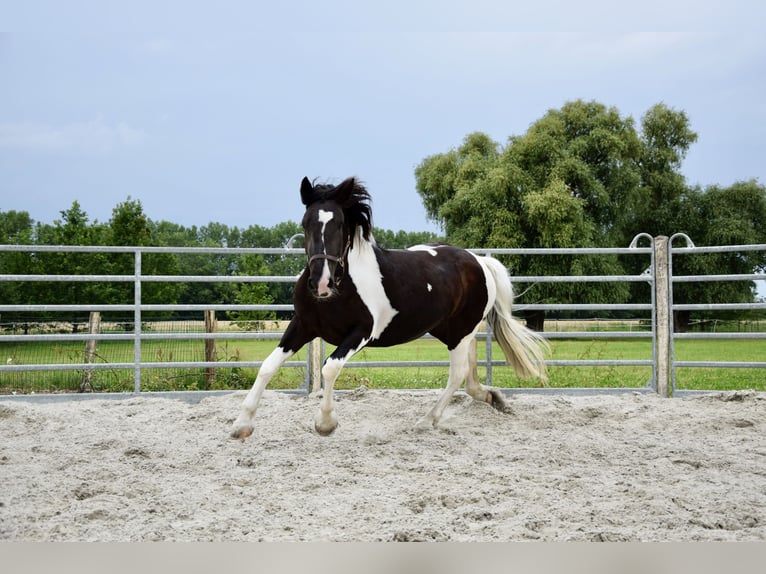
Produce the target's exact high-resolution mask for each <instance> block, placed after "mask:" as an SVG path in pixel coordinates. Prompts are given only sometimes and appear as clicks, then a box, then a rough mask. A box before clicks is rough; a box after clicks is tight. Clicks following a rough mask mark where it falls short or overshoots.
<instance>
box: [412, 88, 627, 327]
mask: <svg viewBox="0 0 766 574" xmlns="http://www.w3.org/2000/svg"><path fill="white" fill-rule="evenodd" d="M639 152H640V142H639V139H638V136H637V134H636V132H635V129H634V127H633V123H632V120H631V119H630V118H622V117H620V115H619V113H618V112H617V110H616V109H614V108H606V107H605V106H603V105H601V104H597V103H595V102H583V101H576V102H571V103H569V104H566V105H565V106H564V107H563V108H562V109H561V110H551V111H549V112H548V113H547V114H546V115H545V116H544V117H543V118H542V119H541V120H539V121H537V122H535V123H534V124H533V125H532V126H531V127H530V129H529V130H528V132H527V133H526V134H525V135H524V136H514V137H511V138H510V139H509V143H508V145H507V146H506V147H505V148H502V147H501V146H499V145H498V144H497V143H496V142H494V141H493V140H492V139H491V138H489V137H488V136H487V135H485V134H481V133H474V134H470V135H468V136H467V137H466V138H465V140H464V141H463V145H462V146H460V147H459V148H457V149H455V150H450V151H449V152H447V153H443V154H437V155H435V156H431V157H428V158H426V159H425V160H424V161H423V162H421V164H420V165H419V166H418V167H417V168H416V170H415V176H416V180H417V190H418V193H419V194H420V195H421V197H422V198H423V203H424V205H425V207H426V211H427V213H428V214H429V216H430V217H431V218H433V219H434V220H436V221H437V222H439V223H441V224H442V226H443V227H444V229H445V231H446V234H447V239H448V240H449V241H451V242H453V243H457V244H459V245H463V246H466V247H512V248H523V247H530V248H535V247H594V246H607V245H611V244H612V241H613V240H614V239H613V229H614V226H613V220H614V219H615V218H616V217H619V216H620V214H621V212H620V209H618V207H617V206H618V205H619V204H620V203H631V202H634V201H635V199H634V198H633V193H634V191H635V188H636V186H637V185H638V183H639V181H640V175H639V171H638V167H637V159H638V156H639ZM504 261H505V263H506V264H507V265H509V266H510V267H511V268H512V270H513V272H514V273H516V274H519V275H544V274H546V273H547V274H550V273H551V271H550V270H551V269H556V274H581V273H589V274H612V273H619V272H620V270H621V268H620V266H619V263H618V261H617V259H616V258H614V257H594V256H548V257H546V258H540V257H528V256H515V257H508V258H504ZM627 297H628V289H627V288H626V287H625V285H624V284H619V283H593V284H585V283H579V284H558V283H543V284H539V285H535V286H533V287H532V288H530V289H527V290H526V291H525V295H524V300H525V301H528V302H545V301H556V302H565V303H566V302H584V301H587V302H620V301H624V300H626V299H627ZM543 320H544V315H543V314H541V313H531V314H529V315H528V317H527V321H528V324H529V325H530V326H531V327H532V328H535V329H542V327H543Z"/></svg>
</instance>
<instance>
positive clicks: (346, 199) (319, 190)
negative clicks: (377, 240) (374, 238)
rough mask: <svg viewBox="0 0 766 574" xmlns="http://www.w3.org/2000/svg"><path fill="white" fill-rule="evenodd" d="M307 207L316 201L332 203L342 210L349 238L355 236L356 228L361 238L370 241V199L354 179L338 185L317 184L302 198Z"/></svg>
mask: <svg viewBox="0 0 766 574" xmlns="http://www.w3.org/2000/svg"><path fill="white" fill-rule="evenodd" d="M303 200H304V203H305V204H306V205H307V206H308V205H311V204H312V203H314V202H316V201H334V202H336V203H338V204H339V205H340V207H341V209H343V214H344V216H345V219H346V225H347V226H348V228H349V231H350V233H351V238H352V240H353V238H354V237H355V235H356V233H355V232H356V230H357V228H361V230H362V237H364V239H365V240H367V241H369V240H370V231H371V230H372V206H371V205H370V202H371V201H372V198H371V197H370V193H369V192H368V191H367V188H365V187H364V185H362V183H361V182H360V181H358V180H357V179H356V178H355V177H349V178H347V179H344V180H343V181H342V182H341V183H339V184H338V185H331V184H317V185H314V186H313V191H312V193H311V195H310V196H309V197H305V196H304V198H303Z"/></svg>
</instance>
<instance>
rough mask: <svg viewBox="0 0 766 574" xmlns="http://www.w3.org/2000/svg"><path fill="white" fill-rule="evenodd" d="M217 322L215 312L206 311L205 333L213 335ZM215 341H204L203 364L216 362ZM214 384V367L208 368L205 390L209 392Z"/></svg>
mask: <svg viewBox="0 0 766 574" xmlns="http://www.w3.org/2000/svg"><path fill="white" fill-rule="evenodd" d="M217 326H218V322H217V321H216V320H215V311H214V310H212V309H207V310H206V311H205V333H215V332H216V330H217ZM215 341H216V340H215V339H205V362H208V363H214V362H216V361H217V360H218V351H217V350H216V345H215ZM214 382H215V367H208V368H207V369H206V370H205V390H206V391H209V390H210V388H211V386H212V385H213V383H214Z"/></svg>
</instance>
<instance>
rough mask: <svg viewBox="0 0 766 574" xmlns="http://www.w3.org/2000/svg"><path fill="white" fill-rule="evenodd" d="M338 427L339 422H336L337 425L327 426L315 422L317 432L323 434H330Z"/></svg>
mask: <svg viewBox="0 0 766 574" xmlns="http://www.w3.org/2000/svg"><path fill="white" fill-rule="evenodd" d="M336 428H338V425H337V423H336V424H335V426H327V427H323V426H322V425H319V424H316V423H314V430H315V431H317V434H318V435H321V436H330V435H331V434H332V433H334V432H335V429H336Z"/></svg>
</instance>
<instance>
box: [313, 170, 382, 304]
mask: <svg viewBox="0 0 766 574" xmlns="http://www.w3.org/2000/svg"><path fill="white" fill-rule="evenodd" d="M369 199H370V196H369V194H368V193H367V190H365V189H364V187H363V186H362V185H361V184H360V183H359V182H357V181H356V180H355V179H354V178H353V177H351V178H348V179H346V180H344V181H343V182H342V183H340V184H339V185H337V186H333V185H316V186H315V185H313V184H312V183H311V182H310V181H309V179H308V178H306V177H304V178H303V181H302V182H301V200H302V201H303V204H304V205H305V206H306V213H305V214H304V216H303V232H304V237H305V241H304V245H305V248H306V255H307V256H308V264H307V267H308V273H309V278H308V285H309V289H310V290H311V292H312V294H314V296H316V297H318V298H320V299H324V298H329V297H332V296H333V295H334V294H335V293H336V291H337V288H338V286H339V285H340V282H341V280H342V279H343V277H344V275H345V273H346V260H347V256H348V250H349V248H350V247H351V245H352V243H353V241H354V240H355V237H356V234H357V228H361V230H362V234H361V237H362V238H364V239H365V240H369V238H370V227H371V210H370V205H369V203H368V202H369Z"/></svg>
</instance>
